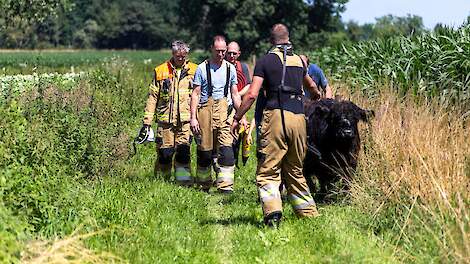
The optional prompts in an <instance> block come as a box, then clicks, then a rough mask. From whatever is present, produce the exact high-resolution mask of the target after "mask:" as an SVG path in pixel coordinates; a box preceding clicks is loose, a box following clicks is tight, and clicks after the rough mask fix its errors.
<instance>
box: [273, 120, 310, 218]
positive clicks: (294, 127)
mask: <svg viewBox="0 0 470 264" xmlns="http://www.w3.org/2000/svg"><path fill="white" fill-rule="evenodd" d="M285 115H286V118H288V119H289V120H290V122H289V125H287V124H286V126H287V127H286V131H287V134H288V137H287V138H288V142H289V150H288V151H287V155H286V158H285V159H284V160H283V162H282V175H283V176H285V181H286V185H287V192H288V196H289V200H290V202H291V204H292V206H293V207H294V210H295V212H296V214H297V215H299V216H307V217H311V216H317V215H318V212H317V208H316V205H315V201H314V200H313V197H312V195H311V193H310V190H309V188H308V186H307V181H306V180H305V177H304V175H303V161H304V159H305V154H306V150H307V142H306V139H307V135H306V128H305V118H304V116H303V115H295V114H292V113H290V112H287V111H286V112H285Z"/></svg>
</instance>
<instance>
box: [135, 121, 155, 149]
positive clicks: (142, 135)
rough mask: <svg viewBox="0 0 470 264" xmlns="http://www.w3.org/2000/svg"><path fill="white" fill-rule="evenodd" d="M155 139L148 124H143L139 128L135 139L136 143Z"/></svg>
mask: <svg viewBox="0 0 470 264" xmlns="http://www.w3.org/2000/svg"><path fill="white" fill-rule="evenodd" d="M154 140H155V135H154V133H153V130H152V128H150V125H145V124H144V125H143V126H142V128H141V129H140V132H139V135H138V136H137V138H136V139H135V141H136V143H137V144H142V143H145V142H152V141H154Z"/></svg>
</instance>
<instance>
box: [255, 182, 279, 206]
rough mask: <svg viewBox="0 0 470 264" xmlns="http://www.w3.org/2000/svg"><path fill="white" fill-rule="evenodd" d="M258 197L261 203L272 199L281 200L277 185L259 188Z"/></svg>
mask: <svg viewBox="0 0 470 264" xmlns="http://www.w3.org/2000/svg"><path fill="white" fill-rule="evenodd" d="M258 191H259V197H260V198H261V200H262V201H263V202H265V201H269V200H272V199H281V193H280V192H279V185H277V184H272V183H269V184H266V185H264V186H261V187H260V188H259V189H258Z"/></svg>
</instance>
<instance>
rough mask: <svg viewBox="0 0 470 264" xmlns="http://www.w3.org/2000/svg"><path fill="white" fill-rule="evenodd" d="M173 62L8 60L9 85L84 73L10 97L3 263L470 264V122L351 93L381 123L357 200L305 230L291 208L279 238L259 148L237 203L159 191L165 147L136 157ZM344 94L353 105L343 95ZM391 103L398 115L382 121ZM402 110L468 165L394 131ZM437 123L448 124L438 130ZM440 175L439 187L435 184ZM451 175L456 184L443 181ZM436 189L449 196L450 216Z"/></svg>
mask: <svg viewBox="0 0 470 264" xmlns="http://www.w3.org/2000/svg"><path fill="white" fill-rule="evenodd" d="M168 56H169V53H168V52H150V51H148V52H147V51H145V52H137V51H122V52H117V51H74V52H6V53H0V69H2V68H3V73H4V75H12V74H17V73H22V74H30V73H35V72H37V73H44V72H48V71H53V72H59V73H65V72H69V71H70V69H71V67H73V68H74V70H76V71H83V72H84V75H83V76H82V77H80V78H79V79H78V80H77V81H75V82H74V85H72V87H66V88H64V87H63V86H61V84H60V83H57V82H56V81H47V82H46V81H39V82H37V83H33V84H31V85H30V86H29V87H28V88H27V89H24V90H22V91H18V93H16V94H14V95H12V94H11V93H4V95H3V98H2V103H1V104H0V119H1V120H3V121H2V122H0V198H1V200H0V201H1V203H0V237H2V239H1V240H0V262H2V263H3V262H5V263H9V262H22V263H28V262H31V263H38V262H35V261H38V259H41V258H42V260H45V261H46V262H53V261H54V260H56V261H59V260H60V259H62V258H64V254H65V258H66V259H68V260H74V259H75V260H77V261H78V262H89V263H102V262H113V261H114V262H128V263H395V262H414V263H431V262H466V261H468V259H469V258H468V257H469V255H468V252H467V251H466V249H468V246H469V244H468V231H469V227H468V204H469V200H468V190H467V191H466V190H465V188H464V186H465V184H468V179H469V175H470V163H468V161H469V160H470V159H468V157H470V153H469V152H468V151H469V149H470V147H469V146H468V144H469V143H468V141H465V138H466V135H468V130H465V129H466V128H465V124H467V123H465V122H467V120H466V119H462V120H460V119H458V118H457V119H446V118H448V116H447V115H441V114H442V113H446V112H445V111H446V110H443V109H441V108H439V106H438V105H432V104H429V105H419V104H414V101H413V100H410V101H411V102H408V101H407V100H405V99H403V100H397V99H396V98H397V94H395V93H393V92H391V93H385V92H384V93H383V95H381V96H376V97H374V98H367V96H364V95H363V94H353V95H352V99H354V100H355V101H357V102H358V103H359V104H361V105H364V106H365V107H369V108H372V109H375V110H376V112H377V113H378V114H379V115H381V116H378V117H377V118H376V120H374V121H373V123H372V124H371V125H370V126H368V127H366V126H363V127H362V129H363V132H364V133H365V134H364V135H365V136H364V146H365V148H366V149H367V151H365V152H364V153H361V155H362V158H361V164H360V166H359V170H358V172H359V173H358V175H357V182H355V183H354V185H353V189H352V194H351V195H349V196H340V197H339V198H338V200H337V201H336V202H335V203H332V204H319V205H318V208H319V212H320V214H321V215H320V216H319V217H317V218H314V219H298V218H297V217H296V216H295V215H294V213H293V211H292V209H291V207H290V206H289V205H288V204H287V203H286V204H285V206H284V210H285V211H284V221H283V222H282V225H281V227H280V229H279V230H272V229H267V228H265V227H264V226H263V225H262V212H261V208H260V204H259V202H258V197H257V190H256V186H255V169H256V159H255V155H254V147H253V149H252V156H251V158H250V160H249V162H248V164H247V166H246V167H241V168H240V169H239V170H237V171H236V178H235V193H234V194H233V195H231V196H224V195H220V194H217V193H212V192H211V193H210V194H206V193H203V192H200V191H198V190H195V189H192V188H183V187H178V186H176V185H175V184H174V183H173V182H166V181H163V180H161V179H156V178H155V177H154V176H153V164H154V160H155V146H154V145H153V144H148V145H140V146H138V153H137V155H136V156H134V157H132V155H131V153H132V148H131V146H130V143H131V141H132V139H133V137H135V136H136V133H137V131H138V129H139V128H140V124H141V118H142V115H143V109H144V104H145V99H146V94H147V87H148V83H149V82H150V80H151V77H152V68H153V67H155V65H156V64H158V63H160V62H162V61H163V60H164V59H165V58H166V57H168ZM203 56H204V55H203V54H202V53H199V54H197V56H194V59H195V60H196V61H197V60H201V58H202V57H203ZM149 59H151V61H150V62H148V61H147V62H146V60H149ZM376 87H378V88H377V89H379V88H380V87H381V86H376ZM336 88H337V92H338V93H343V94H350V89H349V87H348V85H347V84H345V83H344V84H343V83H341V84H340V83H338V84H337V85H336ZM383 89H384V91H385V90H387V89H386V88H383ZM384 105H388V106H389V108H387V109H386V110H383V107H384ZM432 107H435V108H432ZM400 109H401V110H400ZM403 109H407V110H408V112H407V115H406V117H407V118H410V119H409V120H411V121H409V122H414V121H417V120H429V122H427V123H425V124H427V125H430V126H431V125H435V126H431V128H430V130H433V131H438V132H439V133H440V134H435V135H432V137H434V138H437V139H438V140H439V142H443V143H442V144H443V146H444V147H446V148H447V152H448V153H450V154H449V156H446V159H448V162H447V163H443V164H448V163H453V164H458V165H457V166H452V167H451V166H448V167H446V166H443V165H442V164H440V163H437V162H439V161H438V159H436V160H437V161H435V160H434V159H435V158H436V157H435V156H434V155H435V153H434V152H433V151H434V149H433V146H429V145H427V144H426V143H425V142H424V140H423V142H421V141H420V139H419V135H423V134H424V133H423V132H422V131H420V130H418V129H419V127H417V128H416V129H417V130H416V133H415V134H416V135H418V136H415V134H413V133H412V132H413V131H415V130H413V129H414V127H412V126H408V127H407V128H406V129H405V128H403V127H400V125H398V126H395V123H394V122H395V120H399V119H400V118H399V117H396V116H395V114H397V115H400V113H402V112H403ZM423 109H435V110H436V109H440V110H439V111H440V112H439V111H432V110H430V111H429V112H427V111H424V110H423ZM414 113H416V114H415V115H414ZM426 113H427V114H428V115H425V116H423V115H424V114H426ZM425 117H426V118H428V119H425ZM438 117H439V118H440V119H439V120H440V121H439V122H440V123H437V121H436V123H434V121H433V120H437V119H438ZM387 118H390V119H387ZM397 122H398V121H397ZM417 124H421V123H419V122H417ZM454 125H455V126H454ZM423 126H424V125H423ZM423 126H421V127H423ZM467 129H468V128H467ZM466 131H467V132H466ZM392 132H393V133H392ZM438 132H436V133H438ZM406 133H409V135H410V138H406V140H410V141H409V142H412V144H411V143H410V144H409V145H410V146H414V147H415V148H416V150H417V152H418V153H419V154H420V155H416V156H417V157H423V159H422V161H421V159H418V158H416V160H415V159H414V158H412V156H415V155H414V154H412V152H411V151H414V149H411V150H410V152H407V151H408V149H406V144H403V146H401V145H391V146H388V145H386V143H387V142H389V143H390V144H391V143H396V144H400V141H403V139H401V138H399V137H400V136H399V135H402V136H403V135H404V134H406ZM466 133H467V134H466ZM449 134H451V135H452V138H448V137H447V136H448V135H449ZM391 135H397V137H396V138H393V137H391ZM441 137H442V140H441ZM382 138H386V139H387V140H388V141H387V140H384V141H381V139H382ZM421 143H422V146H421ZM452 146H461V148H455V149H454V148H452ZM193 147H194V146H193ZM193 150H194V148H193ZM396 151H398V152H396ZM400 151H402V152H400ZM193 152H194V151H193ZM193 154H194V153H193ZM405 157H406V158H405ZM396 162H402V163H397V164H398V165H396V166H394V165H395V163H396ZM428 162H429V163H428ZM192 163H193V166H194V165H195V164H194V163H195V155H193V160H192ZM423 164H424V165H423ZM431 165H435V167H433V166H431ZM429 166H431V167H429ZM421 168H427V169H428V170H427V172H426V170H425V169H422V170H421ZM439 169H442V171H439ZM193 170H194V168H193ZM429 171H432V173H431V175H432V176H434V178H433V179H434V181H433V182H431V183H429V182H427V181H425V180H424V179H426V178H429V176H428V175H429V174H426V173H430V172H429ZM444 171H445V172H446V173H447V174H445V175H444V173H441V175H439V173H440V172H444ZM400 173H403V174H400ZM446 175H447V176H449V175H450V176H449V177H451V178H452V179H451V180H452V185H451V186H447V185H446V184H445V183H446V182H447V178H441V176H442V177H444V176H446ZM395 177H398V178H399V179H398V180H397V178H395ZM400 177H401V178H400ZM397 183H402V184H397ZM426 184H427V185H426ZM417 185H419V186H417ZM467 186H468V185H467ZM418 187H419V188H418ZM462 187H463V188H462ZM420 188H421V189H420ZM424 190H428V192H425V191H424ZM436 190H438V191H444V192H446V193H448V197H450V198H449V200H446V201H447V202H448V203H449V204H450V207H449V206H447V204H446V203H445V202H446V201H442V199H440V198H439V197H440V196H439V192H438V191H436ZM434 191H435V192H434ZM429 201H432V202H429ZM441 205H442V206H441ZM434 206H435V207H434ZM448 208H450V209H448ZM446 210H450V211H446ZM423 222H424V223H426V225H425V226H424V227H423ZM82 237H83V239H82ZM41 242H42V243H41ZM64 252H65V253H64ZM67 254H68V255H67Z"/></svg>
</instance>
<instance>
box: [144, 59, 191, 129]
mask: <svg viewBox="0 0 470 264" xmlns="http://www.w3.org/2000/svg"><path fill="white" fill-rule="evenodd" d="M196 68H197V65H196V64H194V63H192V62H189V61H186V62H185V63H184V64H183V65H182V67H181V68H176V67H175V66H174V65H173V64H172V63H171V61H170V60H168V61H166V62H165V63H163V64H161V65H159V66H157V67H156V68H155V77H154V80H153V83H152V84H151V85H150V91H149V95H148V98H147V104H146V107H145V114H144V124H146V125H151V124H152V120H153V117H154V115H155V113H156V117H157V120H156V121H157V122H158V123H166V124H173V125H177V124H178V123H184V122H189V115H190V110H189V104H190V95H191V90H192V82H193V78H194V74H195V73H196Z"/></svg>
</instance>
